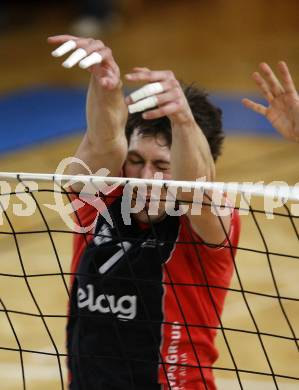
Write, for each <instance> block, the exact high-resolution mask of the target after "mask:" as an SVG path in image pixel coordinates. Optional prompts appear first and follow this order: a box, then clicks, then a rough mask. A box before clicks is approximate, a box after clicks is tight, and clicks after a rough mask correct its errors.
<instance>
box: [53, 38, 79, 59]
mask: <svg viewBox="0 0 299 390" xmlns="http://www.w3.org/2000/svg"><path fill="white" fill-rule="evenodd" d="M76 47H77V44H76V42H75V41H74V40H73V39H70V40H68V41H67V42H64V43H63V44H62V45H61V46H59V47H58V48H57V49H55V50H53V51H52V53H51V54H52V56H53V57H62V56H63V55H65V54H66V53H68V52H69V51H71V50H74V49H76Z"/></svg>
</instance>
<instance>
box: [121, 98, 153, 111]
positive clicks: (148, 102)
mask: <svg viewBox="0 0 299 390" xmlns="http://www.w3.org/2000/svg"><path fill="white" fill-rule="evenodd" d="M157 105H158V98H157V96H150V97H147V98H146V99H143V100H140V101H139V102H137V103H134V104H130V105H129V106H128V110H129V113H130V114H134V113H135V112H141V111H145V110H147V109H148V108H153V107H156V106H157Z"/></svg>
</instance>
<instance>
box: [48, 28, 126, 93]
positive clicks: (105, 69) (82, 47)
mask: <svg viewBox="0 0 299 390" xmlns="http://www.w3.org/2000/svg"><path fill="white" fill-rule="evenodd" d="M48 42H49V43H50V44H53V45H60V46H59V47H58V48H56V49H55V50H54V51H53V52H52V55H53V56H54V57H62V56H64V55H65V54H68V55H69V54H70V52H71V51H72V54H70V55H69V57H68V58H67V59H66V60H65V61H64V62H63V64H62V65H63V66H64V67H65V68H72V67H74V66H76V65H79V66H80V67H81V68H82V69H87V70H88V71H90V73H91V74H93V75H94V76H95V77H96V78H97V80H98V81H99V83H100V85H101V86H102V87H103V88H104V89H107V90H113V89H114V88H116V87H118V86H119V85H120V84H121V82H120V71H119V67H118V65H117V64H116V62H115V61H114V58H113V55H112V51H111V49H110V48H109V47H107V46H105V44H104V43H103V42H102V41H100V40H95V39H92V38H80V37H74V36H72V35H56V36H53V37H49V38H48Z"/></svg>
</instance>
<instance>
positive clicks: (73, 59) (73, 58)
mask: <svg viewBox="0 0 299 390" xmlns="http://www.w3.org/2000/svg"><path fill="white" fill-rule="evenodd" d="M86 56H87V52H86V50H84V49H82V48H80V49H77V50H76V51H74V53H73V54H71V55H70V56H69V58H68V59H66V60H65V61H64V62H63V64H62V66H64V67H65V68H72V67H73V66H74V65H76V64H78V62H79V61H81V60H82V59H83V58H84V57H86Z"/></svg>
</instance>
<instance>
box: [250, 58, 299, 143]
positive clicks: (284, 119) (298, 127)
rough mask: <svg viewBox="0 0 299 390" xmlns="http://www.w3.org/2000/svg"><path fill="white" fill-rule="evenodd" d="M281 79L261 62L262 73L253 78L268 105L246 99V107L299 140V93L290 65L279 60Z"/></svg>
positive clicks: (287, 135) (284, 133)
mask: <svg viewBox="0 0 299 390" xmlns="http://www.w3.org/2000/svg"><path fill="white" fill-rule="evenodd" d="M278 71H279V74H280V80H279V78H278V77H277V76H276V75H275V73H274V72H273V70H272V69H271V68H270V66H269V65H268V64H266V63H264V62H263V63H261V64H260V72H254V73H253V75H252V77H253V79H254V81H255V82H256V84H257V86H258V87H259V89H260V91H261V93H262V95H263V96H264V98H265V99H266V100H267V103H268V105H267V106H264V105H263V104H259V103H256V102H254V101H252V100H250V99H243V104H244V105H245V107H247V108H249V109H251V110H253V111H255V112H257V113H259V114H261V115H263V116H265V117H266V118H267V119H268V121H269V122H270V123H271V124H272V126H273V127H274V128H275V129H276V130H277V131H278V132H279V133H280V134H282V135H283V136H284V137H285V138H287V139H289V140H291V141H295V142H299V96H298V93H297V91H296V88H295V85H294V82H293V80H292V76H291V74H290V72H289V69H288V67H287V64H286V63H285V62H283V61H281V62H279V63H278Z"/></svg>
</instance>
